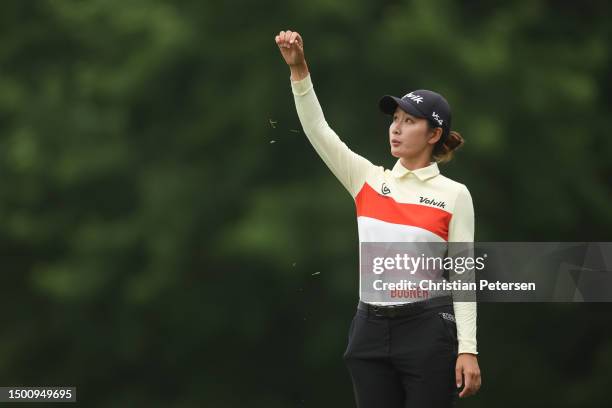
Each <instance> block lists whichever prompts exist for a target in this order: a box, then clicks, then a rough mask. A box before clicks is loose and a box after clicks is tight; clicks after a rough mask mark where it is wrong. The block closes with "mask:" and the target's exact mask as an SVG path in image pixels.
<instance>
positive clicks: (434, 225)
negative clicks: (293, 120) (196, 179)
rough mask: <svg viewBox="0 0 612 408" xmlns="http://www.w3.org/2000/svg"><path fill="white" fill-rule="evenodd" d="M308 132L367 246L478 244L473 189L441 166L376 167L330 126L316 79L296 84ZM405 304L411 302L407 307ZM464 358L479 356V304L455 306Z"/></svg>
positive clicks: (294, 88)
mask: <svg viewBox="0 0 612 408" xmlns="http://www.w3.org/2000/svg"><path fill="white" fill-rule="evenodd" d="M290 82H291V88H292V92H293V95H294V100H295V106H296V109H297V113H298V117H299V119H300V122H301V124H302V127H303V129H304V133H305V134H306V136H307V137H308V140H309V141H310V143H311V144H312V146H313V147H314V149H315V151H316V152H317V153H318V154H319V156H320V157H321V158H322V159H323V161H324V162H325V164H326V165H327V166H328V167H329V169H330V170H331V171H332V173H333V174H334V175H335V176H336V177H337V178H338V180H339V181H340V182H341V183H342V185H343V186H344V187H345V188H346V189H347V190H348V192H349V193H350V194H351V196H352V197H353V199H354V201H355V206H356V211H357V225H358V231H359V242H360V246H361V243H362V242H441V243H444V242H473V240H474V207H473V204H472V197H471V195H470V192H469V191H468V189H467V187H466V186H465V185H463V184H461V183H458V182H456V181H453V180H451V179H449V178H447V177H445V176H443V175H441V174H440V171H439V169H438V165H437V163H435V162H431V163H430V164H429V166H427V167H423V168H420V169H416V170H409V169H407V168H405V167H404V166H403V165H402V164H401V163H400V161H399V159H398V161H397V162H396V163H395V165H394V166H393V169H391V170H388V169H385V168H384V167H383V166H376V165H374V164H372V163H371V162H370V161H369V160H367V159H366V158H364V157H362V156H360V155H358V154H357V153H355V152H353V151H352V150H351V149H349V148H348V147H347V145H346V144H345V143H344V142H342V140H340V138H339V137H338V135H337V134H336V133H335V132H334V131H333V130H332V128H331V127H330V126H329V125H328V124H327V122H326V120H325V117H324V115H323V111H322V109H321V106H320V104H319V101H318V99H317V96H316V94H315V91H314V88H313V84H312V79H311V76H310V74H308V75H307V76H306V77H305V78H303V79H301V80H299V81H292V80H290ZM404 303H405V302H404ZM453 307H454V311H455V318H456V323H457V340H458V343H459V348H458V352H459V353H472V354H478V352H477V349H476V303H475V302H458V301H455V302H453Z"/></svg>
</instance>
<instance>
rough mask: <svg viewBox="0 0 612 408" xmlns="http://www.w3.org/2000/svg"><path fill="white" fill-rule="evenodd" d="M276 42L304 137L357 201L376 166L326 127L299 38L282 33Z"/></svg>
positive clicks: (291, 32)
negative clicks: (286, 68) (367, 177)
mask: <svg viewBox="0 0 612 408" xmlns="http://www.w3.org/2000/svg"><path fill="white" fill-rule="evenodd" d="M275 40H276V44H277V45H278V47H279V49H280V52H281V54H282V56H283V58H284V59H285V62H286V63H287V65H289V69H290V71H291V77H290V80H291V89H292V92H293V96H294V101H295V107H296V110H297V113H298V117H299V119H300V123H301V124H302V128H303V129H304V133H305V134H306V137H307V138H308V140H309V141H310V143H311V144H312V146H313V147H314V149H315V151H316V152H317V154H318V155H319V156H320V157H321V159H323V162H324V163H325V164H326V165H327V167H329V169H330V170H331V171H332V173H333V174H334V175H335V176H336V177H337V178H338V180H340V182H341V183H342V185H343V186H344V187H345V188H346V189H347V190H348V191H349V193H350V194H351V196H352V197H353V198H354V197H355V196H356V195H357V193H358V192H359V190H360V189H361V187H362V186H363V183H364V182H365V179H366V176H367V174H368V172H369V171H371V170H372V169H373V168H375V166H374V165H373V164H372V163H370V162H369V161H368V160H367V159H365V158H364V157H362V156H360V155H358V154H357V153H355V152H353V151H352V150H351V149H349V148H348V147H347V145H346V144H345V143H344V142H342V140H340V138H339V137H338V135H337V134H336V132H334V131H333V129H332V128H331V127H330V126H329V125H328V124H327V122H326V120H325V116H324V115H323V110H322V109H321V105H320V104H319V101H318V99H317V96H316V94H315V91H314V87H313V84H312V78H311V76H310V72H309V70H308V64H307V63H306V59H305V57H304V43H303V40H302V37H301V36H300V34H299V33H297V32H294V31H281V32H280V33H279V34H278V35H277V36H276V38H275Z"/></svg>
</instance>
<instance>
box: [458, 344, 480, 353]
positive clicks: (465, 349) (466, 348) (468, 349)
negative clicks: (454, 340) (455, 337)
mask: <svg viewBox="0 0 612 408" xmlns="http://www.w3.org/2000/svg"><path fill="white" fill-rule="evenodd" d="M461 353H470V354H478V351H476V347H475V346H471V345H465V344H459V350H458V351H457V354H461Z"/></svg>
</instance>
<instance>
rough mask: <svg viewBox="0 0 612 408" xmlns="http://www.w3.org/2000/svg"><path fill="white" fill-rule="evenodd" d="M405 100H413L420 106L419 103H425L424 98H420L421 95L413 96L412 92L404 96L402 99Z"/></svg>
mask: <svg viewBox="0 0 612 408" xmlns="http://www.w3.org/2000/svg"><path fill="white" fill-rule="evenodd" d="M405 98H409V99H412V100H413V101H415V102H416V103H417V105H418V104H419V103H421V102H423V97H422V96H420V95H415V94H413V93H412V92H408V93H407V94H406V95H404V96H403V97H402V99H405Z"/></svg>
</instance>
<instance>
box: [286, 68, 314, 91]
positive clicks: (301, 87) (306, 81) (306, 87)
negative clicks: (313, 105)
mask: <svg viewBox="0 0 612 408" xmlns="http://www.w3.org/2000/svg"><path fill="white" fill-rule="evenodd" d="M289 80H290V81H291V89H292V91H293V94H294V95H297V96H302V95H306V93H308V91H310V90H311V89H312V80H311V79H310V72H309V73H308V75H306V76H305V77H304V78H302V79H300V80H299V81H293V80H291V77H289Z"/></svg>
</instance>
